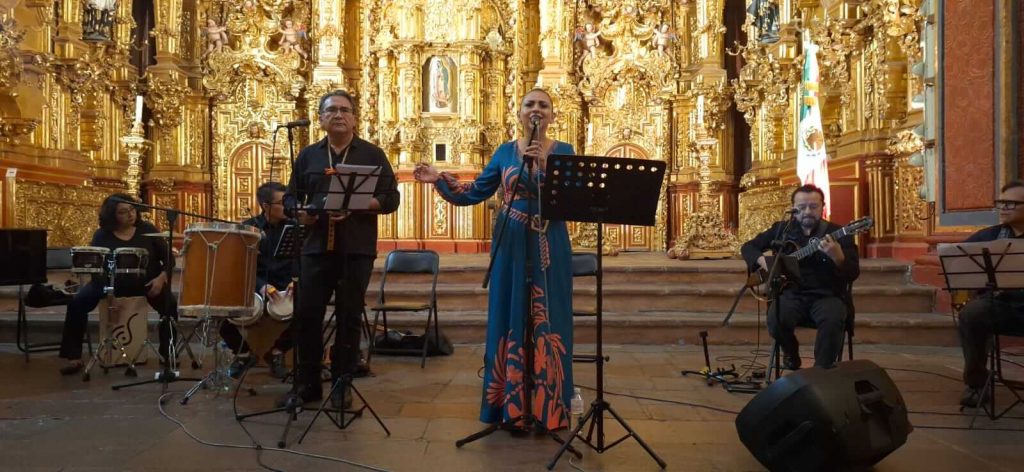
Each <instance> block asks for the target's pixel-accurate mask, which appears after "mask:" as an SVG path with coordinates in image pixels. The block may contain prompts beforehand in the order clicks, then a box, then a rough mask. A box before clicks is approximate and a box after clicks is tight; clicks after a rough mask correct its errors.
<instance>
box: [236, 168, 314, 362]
mask: <svg viewBox="0 0 1024 472" xmlns="http://www.w3.org/2000/svg"><path fill="white" fill-rule="evenodd" d="M284 192H285V186H284V185H283V184H281V183H279V182H267V183H265V184H263V185H260V187H259V189H257V190H256V201H257V202H259V204H260V210H261V211H260V214H259V215H257V216H254V217H252V218H249V219H248V220H245V221H244V222H243V223H242V224H245V225H249V226H255V227H257V228H259V229H260V230H261V231H262V232H263V238H262V239H260V246H259V255H258V256H257V259H256V291H257V292H259V293H260V296H262V297H263V299H264V300H267V301H268V302H269V301H270V300H276V299H278V298H279V297H282V296H284V294H285V291H286V290H287V289H288V285H289V284H290V283H291V282H292V276H293V275H295V274H298V271H297V270H296V267H295V265H296V264H295V260H294V259H291V258H278V257H274V249H275V248H276V247H277V244H278V242H280V241H281V236H282V235H283V234H284V227H285V225H288V224H294V220H291V219H289V218H288V217H287V216H285V214H284V204H283V203H282V201H281V200H282V199H283V198H284ZM220 326H221V327H220V336H221V338H222V339H223V340H224V342H225V343H227V345H228V347H229V348H231V350H233V351H234V352H235V354H236V355H235V360H234V362H232V363H231V366H230V367H229V368H228V375H230V376H231V377H234V378H238V376H239V375H241V373H242V371H244V370H245V369H247V368H248V367H250V366H252V365H253V364H255V363H256V359H255V358H253V356H252V355H251V353H250V351H249V345H248V344H247V343H246V342H245V340H244V339H242V334H241V333H240V332H239V330H238V327H237V326H235V325H233V324H231V323H222V324H221V325H220ZM291 347H292V335H291V328H290V327H289V328H288V329H285V331H284V332H283V333H281V335H280V336H278V338H277V340H276V341H275V342H274V346H273V348H271V350H270V351H269V352H267V354H266V356H264V360H265V361H266V362H267V365H269V366H270V370H271V375H273V376H275V377H280V378H283V377H284V376H286V375H288V369H287V368H285V366H284V353H285V352H286V351H288V350H289V349H291Z"/></svg>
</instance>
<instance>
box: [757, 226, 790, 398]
mask: <svg viewBox="0 0 1024 472" xmlns="http://www.w3.org/2000/svg"><path fill="white" fill-rule="evenodd" d="M794 215H795V212H792V211H790V213H789V218H788V219H787V220H786V225H785V226H782V227H780V228H779V230H778V231H776V232H775V239H774V240H773V241H772V242H771V247H772V254H773V256H772V266H771V268H770V269H769V270H768V310H769V311H770V310H771V309H772V308H771V307H772V305H774V306H775V312H776V313H779V314H781V313H782V305H781V302H782V274H780V272H781V271H784V270H785V267H784V265H782V258H783V257H786V256H785V255H784V254H783V253H782V250H783V249H785V247H786V240H785V237H786V235H787V234H789V229H790V228H791V227H792V226H793V220H795V219H796V217H795V216H794ZM765 322H766V323H767V320H765ZM772 354H773V355H772V356H771V358H770V359H768V372H766V373H765V376H764V378H765V382H767V383H771V382H772V371H773V370H775V374H778V370H777V369H776V368H775V362H776V359H778V358H777V357H775V355H774V354H775V353H774V352H773V353H772Z"/></svg>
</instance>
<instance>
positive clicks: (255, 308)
mask: <svg viewBox="0 0 1024 472" xmlns="http://www.w3.org/2000/svg"><path fill="white" fill-rule="evenodd" d="M261 316H263V297H261V296H260V294H258V293H257V294H254V295H253V302H252V312H251V313H249V314H245V315H241V316H237V317H235V318H230V319H228V322H229V323H231V324H233V325H235V326H238V327H241V328H244V327H246V326H251V325H253V324H256V322H257V321H259V320H260V317H261Z"/></svg>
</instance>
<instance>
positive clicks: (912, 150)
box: [887, 130, 928, 233]
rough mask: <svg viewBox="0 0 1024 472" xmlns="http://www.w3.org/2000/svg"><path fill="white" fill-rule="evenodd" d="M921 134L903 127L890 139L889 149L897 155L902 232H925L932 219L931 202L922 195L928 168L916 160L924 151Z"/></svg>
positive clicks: (898, 213)
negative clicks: (925, 225) (929, 216)
mask: <svg viewBox="0 0 1024 472" xmlns="http://www.w3.org/2000/svg"><path fill="white" fill-rule="evenodd" d="M924 147H925V146H924V142H923V141H922V140H921V137H920V136H918V135H917V133H914V132H913V131H912V130H902V131H900V132H899V133H896V136H893V137H892V138H890V139H889V146H888V148H887V152H888V153H889V155H891V156H896V165H895V169H894V172H895V189H894V190H895V192H896V198H895V200H896V214H895V220H896V221H895V223H896V230H897V231H898V232H900V233H922V232H923V231H924V224H925V221H926V220H927V219H928V203H927V202H926V201H925V200H924V199H922V197H921V191H920V189H921V186H922V184H923V183H924V168H923V167H922V166H921V165H920V163H919V162H915V159H919V158H920V154H919V153H920V152H921V151H923V150H924Z"/></svg>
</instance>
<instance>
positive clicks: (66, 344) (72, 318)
mask: <svg viewBox="0 0 1024 472" xmlns="http://www.w3.org/2000/svg"><path fill="white" fill-rule="evenodd" d="M144 293H145V292H143V293H138V294H137V295H140V296H141V295H143V294H144ZM104 296H105V295H104V294H103V284H101V283H98V282H89V283H87V284H85V285H82V286H81V287H80V288H79V289H78V292H76V293H75V297H74V298H73V299H72V300H71V303H68V308H67V312H66V314H65V315H64V334H63V336H62V337H61V341H60V357H61V358H63V359H71V360H75V359H81V358H82V338H83V337H84V336H85V330H86V327H87V326H88V323H89V312H90V311H92V310H94V309H95V308H96V305H99V303H100V300H102V299H103V297H104ZM118 296H122V295H121V294H118ZM124 296H129V294H127V293H126V294H124ZM146 299H147V300H148V301H149V306H151V307H153V309H155V310H156V311H157V312H158V313H160V315H161V316H171V317H173V318H174V319H178V301H177V300H175V299H174V297H173V296H172V295H171V287H170V284H166V285H164V289H163V291H161V292H160V293H159V294H157V296H155V297H150V296H148V295H147V296H146ZM170 338H171V327H170V326H167V324H166V323H164V322H163V320H162V319H161V322H160V355H161V356H163V358H164V359H166V358H167V352H168V346H169V345H170V343H169V340H170Z"/></svg>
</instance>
